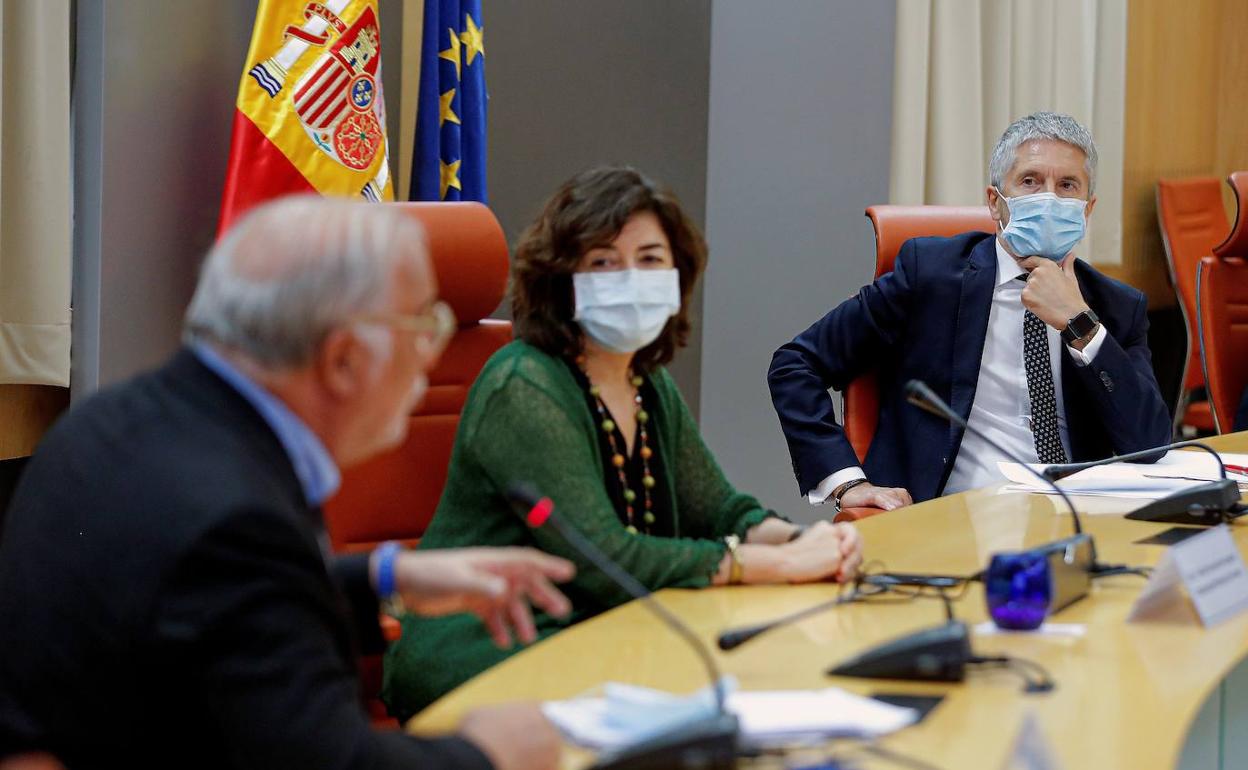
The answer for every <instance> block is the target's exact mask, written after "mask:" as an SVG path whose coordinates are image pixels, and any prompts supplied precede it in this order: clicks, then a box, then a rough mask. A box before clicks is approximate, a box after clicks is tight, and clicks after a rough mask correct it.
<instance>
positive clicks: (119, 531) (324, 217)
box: [0, 197, 572, 770]
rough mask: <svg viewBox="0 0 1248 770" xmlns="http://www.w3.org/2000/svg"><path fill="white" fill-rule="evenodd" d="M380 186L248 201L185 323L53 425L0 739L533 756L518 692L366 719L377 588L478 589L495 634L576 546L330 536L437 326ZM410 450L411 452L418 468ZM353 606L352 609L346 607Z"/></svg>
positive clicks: (523, 765) (519, 616) (264, 756)
mask: <svg viewBox="0 0 1248 770" xmlns="http://www.w3.org/2000/svg"><path fill="white" fill-rule="evenodd" d="M448 314H449V311H448V310H447V309H446V308H445V307H444V306H442V305H441V304H440V303H437V302H436V287H435V283H434V280H433V276H432V274H431V271H430V267H429V264H428V261H427V259H426V255H425V247H424V236H423V232H422V231H421V229H420V227H419V226H418V225H417V224H416V223H415V222H413V221H412V220H411V219H410V218H408V217H406V216H404V215H402V214H401V213H399V212H397V211H394V210H392V209H389V208H388V207H384V206H378V205H373V204H364V203H352V202H346V201H341V200H338V201H335V200H330V199H322V198H316V197H301V198H291V199H286V200H284V201H279V202H277V203H273V204H269V205H267V206H264V207H261V208H259V209H257V210H256V211H255V212H253V213H252V214H250V215H249V216H248V217H246V218H245V219H244V220H242V221H241V222H240V223H239V224H237V225H236V226H235V227H234V229H233V230H231V231H230V232H229V233H228V234H227V235H226V236H225V237H224V238H223V239H222V240H221V241H219V242H218V244H217V245H216V246H214V247H213V250H212V251H211V252H210V253H209V255H208V258H207V260H206V262H205V267H204V270H203V273H202V275H201V279H200V283H199V286H198V288H197V290H196V294H195V297H194V299H193V300H192V303H191V307H190V309H189V310H188V313H187V321H186V335H185V336H186V342H187V346H186V347H185V348H184V349H183V350H181V351H180V352H178V353H177V354H176V355H175V356H174V357H173V359H172V360H171V361H170V362H168V363H167V364H166V365H165V366H163V367H162V368H160V369H158V370H156V371H154V372H151V373H148V374H145V375H142V376H139V377H137V378H135V379H133V380H131V381H129V382H126V383H123V384H121V385H118V386H115V387H112V388H110V389H107V390H105V391H103V392H102V393H99V394H97V395H95V396H93V397H91V398H89V399H88V400H86V401H85V402H83V403H82V404H80V405H77V406H75V407H74V408H73V409H72V410H71V411H70V412H69V414H68V415H67V416H65V417H64V418H63V419H62V420H60V421H59V423H58V424H57V425H56V426H54V427H53V428H52V430H51V431H49V433H48V435H47V436H46V438H45V440H44V441H43V443H42V444H41V445H40V447H39V448H38V450H37V451H36V453H35V456H34V458H33V459H32V461H31V463H30V465H29V466H28V468H27V469H26V472H25V474H24V476H23V478H22V480H21V482H20V484H19V487H18V489H17V491H16V493H15V496H14V498H13V500H12V503H11V507H10V511H9V514H8V518H7V522H6V531H5V534H4V537H3V539H2V540H0V543H2V546H0V650H2V651H3V652H2V653H0V758H2V757H3V756H5V755H7V754H13V753H16V752H22V751H50V752H52V753H53V754H55V755H56V756H57V757H58V758H60V759H61V760H62V761H63V762H64V763H65V764H66V765H67V766H68V767H69V768H71V770H73V769H74V768H95V767H121V766H124V767H132V768H157V767H159V768H166V767H179V768H213V770H222V769H223V768H296V767H316V768H399V767H430V768H452V767H454V768H488V767H490V766H491V765H494V766H495V767H498V768H500V770H502V769H504V768H516V769H517V770H521V769H524V770H528V769H530V768H532V769H534V770H537V769H538V768H550V767H554V766H555V765H556V764H557V758H558V745H559V741H558V737H557V735H556V734H555V732H554V730H553V728H552V727H551V726H550V725H549V723H547V722H546V721H545V720H544V719H543V718H542V717H541V715H540V712H539V711H538V710H537V708H536V707H535V706H504V707H500V708H496V709H491V710H486V711H482V712H477V713H474V714H472V715H470V716H469V717H468V718H466V719H465V721H464V723H463V724H462V726H461V731H460V734H459V735H456V736H448V737H442V738H434V739H425V740H417V739H415V738H413V737H411V736H407V735H405V734H403V733H401V732H388V733H384V732H374V731H373V730H372V729H371V728H370V725H369V720H368V718H367V716H366V715H365V713H364V711H363V709H362V708H361V705H360V700H359V697H358V693H357V678H356V669H355V654H356V650H357V648H358V645H363V646H365V647H368V646H373V647H379V646H380V644H381V639H380V635H379V632H378V622H377V618H378V596H379V595H381V596H382V597H383V598H393V599H396V600H402V601H403V602H405V604H406V605H407V608H408V609H409V610H411V611H416V612H423V613H428V614H440V613H447V612H457V611H472V612H475V613H477V614H478V615H480V616H481V617H482V618H483V620H485V622H486V624H487V626H489V628H490V629H491V631H492V632H493V633H494V635H495V638H496V639H498V640H499V641H500V642H503V643H505V642H507V640H508V637H509V634H510V633H511V631H512V630H514V631H515V633H516V634H517V635H518V636H519V637H520V638H521V639H522V640H524V641H531V640H532V639H533V638H534V636H535V633H534V629H533V621H532V617H531V615H530V612H529V608H528V604H527V602H528V601H530V600H532V601H534V602H535V603H537V604H538V605H539V606H541V607H543V608H545V609H548V610H550V611H553V612H556V613H565V612H566V611H567V609H568V606H567V601H566V599H565V598H564V597H563V596H562V594H560V593H559V592H558V591H557V590H556V589H555V588H554V587H553V586H552V585H551V583H550V582H549V580H550V579H554V580H565V579H567V578H568V577H570V576H571V572H572V566H571V565H570V564H569V563H568V562H566V561H563V560H560V559H554V558H553V557H549V556H546V555H543V554H539V553H537V552H534V551H530V550H522V549H515V550H494V549H473V550H468V551H459V552H456V551H447V552H443V553H429V554H415V553H407V552H402V551H400V550H399V549H398V548H397V546H392V545H389V544H387V545H386V546H382V547H381V548H379V549H377V550H376V551H374V552H373V553H372V554H363V555H360V556H349V557H334V556H332V555H331V554H329V553H328V549H327V539H326V537H325V532H324V527H323V524H322V520H321V514H320V505H321V503H322V502H323V501H324V500H325V499H326V498H327V497H328V496H329V495H331V494H332V493H333V491H334V490H335V489H336V487H337V486H338V482H339V470H338V469H339V468H340V467H342V466H345V465H349V464H351V463H354V462H358V461H359V460H361V459H363V458H365V457H368V456H369V455H372V454H374V453H376V452H378V451H380V450H382V449H385V448H387V447H390V446H393V445H395V444H396V443H398V442H399V441H401V440H402V438H403V436H404V432H405V430H406V425H407V415H408V413H409V412H410V410H411V408H412V407H413V406H414V405H415V403H416V401H417V400H418V399H419V398H420V397H421V393H422V387H423V383H424V381H425V380H424V372H425V371H426V370H427V369H428V368H430V367H431V366H432V365H433V363H434V362H435V361H436V359H437V357H438V355H439V354H440V352H441V348H442V346H443V344H444V342H445V340H446V338H447V337H448V336H449V334H450V332H451V331H453V329H454V321H453V318H450V317H449V316H448ZM420 471H421V469H419V468H414V469H412V472H413V473H419V472H420ZM348 611H350V612H348Z"/></svg>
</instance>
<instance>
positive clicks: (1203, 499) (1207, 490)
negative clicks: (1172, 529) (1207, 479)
mask: <svg viewBox="0 0 1248 770" xmlns="http://www.w3.org/2000/svg"><path fill="white" fill-rule="evenodd" d="M1238 502H1239V485H1238V484H1236V483H1235V480H1234V479H1219V480H1217V481H1214V482H1212V483H1209V484H1201V485H1200V486H1197V487H1193V488H1191V489H1185V490H1183V491H1182V492H1176V493H1174V494H1172V495H1167V496H1166V497H1163V498H1161V499H1160V500H1154V501H1153V502H1151V503H1149V504H1148V505H1145V506H1144V507H1143V508H1139V509H1137V510H1134V511H1132V512H1131V513H1128V514H1127V518H1128V519H1134V520H1135V521H1161V522H1166V523H1168V524H1197V525H1202V526H1206V527H1210V526H1214V525H1216V524H1221V523H1222V522H1223V521H1226V520H1227V519H1228V518H1235V516H1233V515H1230V516H1228V515H1227V514H1228V513H1229V512H1230V511H1232V509H1233V508H1234V507H1235V505H1236V504H1237V503H1238Z"/></svg>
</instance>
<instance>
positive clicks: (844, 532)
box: [775, 521, 862, 583]
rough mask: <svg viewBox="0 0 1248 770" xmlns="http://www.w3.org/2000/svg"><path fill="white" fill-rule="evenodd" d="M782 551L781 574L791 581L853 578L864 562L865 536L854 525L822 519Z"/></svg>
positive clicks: (781, 549)
mask: <svg viewBox="0 0 1248 770" xmlns="http://www.w3.org/2000/svg"><path fill="white" fill-rule="evenodd" d="M775 547H776V548H777V549H778V550H779V551H780V558H781V561H780V564H779V567H780V575H781V576H782V577H783V578H784V579H785V580H787V581H788V582H790V583H809V582H813V581H816V580H826V579H829V578H833V579H835V580H837V581H839V582H842V583H843V582H845V581H847V580H852V579H853V577H854V575H856V574H858V567H859V566H861V565H862V537H861V536H860V535H859V534H858V530H857V529H856V528H854V526H853V525H852V524H831V523H829V522H826V521H819V522H816V523H815V524H813V525H811V526H810V527H807V528H806V531H805V532H803V533H802V535H801V537H799V538H797V539H796V540H794V541H793V542H791V543H786V544H784V545H781V546H775Z"/></svg>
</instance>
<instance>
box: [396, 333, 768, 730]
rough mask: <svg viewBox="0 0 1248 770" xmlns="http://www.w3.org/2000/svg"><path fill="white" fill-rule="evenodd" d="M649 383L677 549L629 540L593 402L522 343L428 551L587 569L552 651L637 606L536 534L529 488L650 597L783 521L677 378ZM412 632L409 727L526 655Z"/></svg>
mask: <svg viewBox="0 0 1248 770" xmlns="http://www.w3.org/2000/svg"><path fill="white" fill-rule="evenodd" d="M650 380H651V382H652V383H653V385H654V390H655V391H656V393H657V394H658V403H657V404H653V405H647V406H648V411H649V412H651V425H650V432H651V442H652V446H653V448H654V450H655V453H656V455H657V457H658V459H659V461H660V462H661V463H663V467H664V468H665V469H666V472H667V476H668V479H669V483H668V488H669V491H670V496H671V499H670V510H671V511H672V515H673V517H674V519H675V521H674V530H673V531H674V532H675V537H652V536H649V535H634V534H630V533H629V532H627V531H625V529H624V525H623V524H622V523H621V521H620V517H619V514H618V513H617V512H616V510H615V507H614V505H613V504H612V502H611V499H610V497H609V496H608V495H607V491H606V488H605V486H604V485H603V476H602V474H603V470H602V468H603V464H602V456H601V454H600V452H599V446H598V433H597V431H598V430H599V428H598V426H597V424H596V421H595V420H596V418H595V416H594V415H593V414H592V413H591V412H590V410H589V407H588V405H587V403H586V400H585V393H584V392H583V391H582V389H581V387H580V386H579V385H578V383H577V381H576V379H575V378H574V377H573V375H572V373H571V372H570V371H569V370H568V367H567V365H566V364H565V363H564V362H563V361H562V360H560V359H558V358H556V357H554V356H550V355H548V354H546V353H544V352H542V351H540V350H538V349H537V348H535V347H533V346H532V345H529V344H527V343H525V342H521V341H516V342H512V343H511V344H509V345H507V346H506V347H504V348H502V349H501V350H499V351H498V352H497V353H495V354H494V355H493V356H492V357H491V358H490V360H489V361H488V362H486V364H485V367H484V368H483V369H482V371H481V375H480V376H479V377H478V378H477V381H476V383H474V384H473V386H472V389H471V390H470V391H469V393H468V398H467V402H466V403H465V405H464V411H463V414H462V416H461V419H460V423H459V431H458V433H457V435H456V437H455V447H454V450H453V451H452V453H451V464H450V468H449V471H448V474H447V479H446V487H445V489H444V490H443V492H442V499H441V501H440V502H439V504H438V508H437V511H436V512H435V514H434V517H433V521H432V523H431V524H430V526H429V530H428V531H427V532H426V533H425V536H424V538H423V539H422V540H421V543H420V548H421V549H427V548H459V547H465V546H479V545H491V546H533V547H536V548H540V549H541V550H543V551H546V552H547V553H552V554H556V555H558V556H562V557H564V558H566V559H569V560H571V561H573V562H575V563H576V565H577V575H576V577H575V578H574V579H573V580H572V581H571V582H570V583H568V584H566V585H565V586H564V587H563V588H564V591H565V593H566V594H567V595H568V598H569V599H571V600H572V604H573V608H574V609H573V612H572V615H571V617H570V618H567V619H565V620H563V621H560V620H558V619H555V618H552V617H550V616H547V615H545V614H543V613H538V615H537V617H536V618H535V620H536V622H537V627H538V632H539V634H540V636H541V638H545V637H547V636H549V635H551V634H553V633H555V632H556V631H558V630H559V629H560V628H562V627H564V626H566V625H568V624H570V623H575V622H578V621H580V620H584V619H585V618H588V617H591V616H593V615H595V614H597V613H599V612H602V611H604V610H607V609H610V608H612V607H615V606H617V605H619V604H622V603H624V602H626V601H628V599H629V596H628V595H627V594H626V593H625V592H624V590H623V589H621V588H620V587H618V586H617V585H616V584H615V583H613V582H612V581H611V580H609V579H608V578H607V577H606V576H605V575H604V574H602V573H601V572H599V571H598V570H596V569H594V568H593V567H592V566H591V565H590V564H588V563H587V562H586V561H585V559H583V558H582V557H581V556H580V555H579V554H577V553H576V552H575V551H573V550H572V549H571V548H569V546H568V545H567V543H565V542H564V541H563V539H562V538H561V537H560V536H559V535H558V533H556V532H554V531H553V530H551V529H550V528H542V529H537V530H532V529H529V528H528V527H527V526H526V525H525V523H524V522H523V520H522V519H521V518H520V517H519V516H518V515H517V514H516V512H515V511H514V510H513V509H512V507H511V506H510V505H509V504H508V502H507V500H506V499H505V498H504V497H503V492H504V490H506V488H507V486H508V485H509V484H511V483H513V482H516V481H527V482H530V483H532V484H533V485H535V486H536V488H537V489H538V490H540V491H541V492H542V493H543V494H545V495H547V496H549V497H550V498H551V499H552V500H553V501H554V502H555V506H556V510H557V511H558V512H559V513H560V514H561V515H562V516H564V517H565V518H566V519H567V520H568V521H570V522H571V523H573V524H574V525H575V526H576V527H577V529H579V530H580V531H581V532H582V533H584V534H585V536H586V537H588V538H590V539H591V540H593V541H594V542H595V543H596V544H597V545H598V546H599V547H600V548H601V549H602V550H603V551H604V552H606V554H607V555H608V556H610V557H611V558H612V559H614V560H615V561H616V562H617V563H618V564H620V565H621V566H623V567H624V569H626V570H628V571H629V572H630V573H632V574H633V575H634V576H636V577H637V579H638V580H640V581H641V582H642V583H643V584H644V585H645V586H646V587H647V588H649V589H651V590H654V591H657V590H659V589H660V588H667V587H672V586H679V587H700V586H706V585H709V584H710V581H711V577H712V576H713V575H714V573H715V571H716V569H717V568H718V565H719V563H720V561H721V560H722V559H723V555H724V551H725V545H724V543H723V540H722V538H723V537H724V536H725V535H728V534H730V533H735V534H737V535H739V536H741V537H742V538H744V537H745V534H746V531H747V530H748V529H750V528H751V527H753V526H755V525H756V524H758V523H759V522H761V521H762V520H763V519H765V518H767V517H768V516H774V515H776V514H775V513H774V512H772V511H768V510H766V509H764V508H763V507H762V506H760V505H759V503H758V501H757V500H755V499H754V498H753V497H750V496H748V495H744V494H741V493H739V492H737V490H735V489H734V488H733V487H732V485H731V484H729V483H728V481H727V479H725V478H724V474H723V472H722V471H721V470H720V468H719V465H718V464H717V463H716V462H715V458H714V457H712V456H711V452H710V450H709V449H707V447H706V444H705V443H703V441H702V437H701V436H700V435H699V433H698V427H697V424H696V423H695V422H694V420H693V417H692V416H691V415H690V414H689V409H688V407H687V406H686V405H685V402H684V400H683V399H682V398H681V396H680V392H679V391H678V390H677V389H676V385H675V384H674V383H673V382H672V378H671V376H670V375H668V373H667V372H666V371H665V370H664V369H658V370H656V371H655V372H653V373H652V374H651V375H650ZM402 625H403V634H402V637H401V638H400V639H399V640H398V641H397V642H395V643H394V644H393V645H391V647H390V649H389V651H388V652H387V653H386V659H385V674H384V680H383V681H384V685H383V692H382V697H383V699H384V700H385V701H386V703H387V704H388V706H389V707H390V710H391V713H393V714H395V715H396V716H399V717H400V718H403V719H406V718H407V717H409V716H411V715H412V714H414V713H416V712H417V711H419V710H420V709H422V708H424V707H425V706H426V705H428V704H429V703H432V702H433V701H434V700H435V699H437V698H438V697H440V696H441V695H442V694H444V693H446V692H447V691H449V690H451V689H453V688H454V687H456V686H458V685H459V684H461V683H462V682H464V681H465V680H467V679H469V678H471V677H472V676H474V675H476V674H477V673H479V672H481V671H483V670H485V669H486V668H488V667H490V666H492V665H494V664H495V663H497V662H499V661H501V660H503V659H505V658H506V657H508V656H509V655H511V654H512V653H514V652H516V648H513V649H510V650H500V649H498V648H497V647H495V646H494V644H493V642H492V641H491V640H490V637H489V635H488V634H487V633H486V632H485V629H484V628H483V626H482V625H481V623H480V621H479V620H477V619H476V618H475V617H472V616H468V615H453V616H448V617H443V618H418V617H415V616H410V615H409V616H407V617H405V618H404V619H403V622H402ZM517 695H518V696H519V695H523V693H517Z"/></svg>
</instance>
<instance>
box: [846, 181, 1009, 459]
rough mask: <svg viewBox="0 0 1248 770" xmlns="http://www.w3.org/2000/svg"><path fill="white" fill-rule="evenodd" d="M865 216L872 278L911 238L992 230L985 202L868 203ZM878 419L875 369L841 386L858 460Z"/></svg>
mask: <svg viewBox="0 0 1248 770" xmlns="http://www.w3.org/2000/svg"><path fill="white" fill-rule="evenodd" d="M867 217H868V218H869V219H870V220H871V226H872V227H874V228H875V277H876V278H879V277H880V276H881V275H884V274H885V273H889V272H892V270H893V261H894V260H896V259H897V252H898V251H900V250H901V245H902V244H903V243H905V242H906V241H908V240H910V239H911V238H919V237H922V236H940V237H946V238H947V237H950V236H954V235H958V234H959V233H965V232H970V231H971V230H980V231H982V232H985V233H991V232H995V231H996V222H995V221H993V219H992V215H991V214H990V213H989V211H988V207H987V206H870V207H868V208H867ZM879 419H880V395H879V386H878V384H877V383H876V376H875V373H874V372H870V373H867V374H864V375H862V376H860V377H858V378H857V379H855V380H854V381H853V382H851V383H850V384H849V387H848V388H846V389H845V416H844V424H845V435H846V438H848V439H849V443H850V445H851V446H853V448H854V452H855V453H856V454H857V455H858V460H859V462H861V461H863V460H865V459H866V456H867V449H868V448H870V446H871V439H872V438H874V436H875V428H876V425H877V424H878V423H879Z"/></svg>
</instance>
